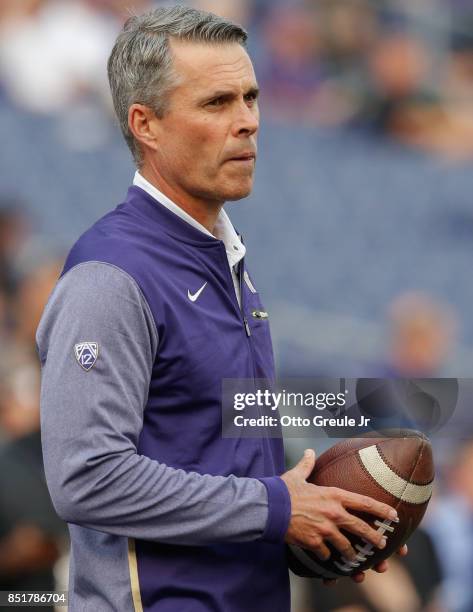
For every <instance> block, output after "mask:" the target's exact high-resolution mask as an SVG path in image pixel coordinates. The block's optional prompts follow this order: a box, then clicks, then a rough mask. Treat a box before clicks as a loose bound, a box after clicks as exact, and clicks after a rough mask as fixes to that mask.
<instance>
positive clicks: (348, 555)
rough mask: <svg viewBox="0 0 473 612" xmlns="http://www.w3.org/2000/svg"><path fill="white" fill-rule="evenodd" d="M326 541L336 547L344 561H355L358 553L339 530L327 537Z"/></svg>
mask: <svg viewBox="0 0 473 612" xmlns="http://www.w3.org/2000/svg"><path fill="white" fill-rule="evenodd" d="M325 539H326V540H327V541H328V542H330V543H331V544H333V546H335V548H336V549H337V550H338V551H339V552H340V554H341V555H342V557H343V558H344V559H347V560H348V561H353V560H354V559H355V557H356V551H355V549H354V548H353V546H352V545H351V542H350V540H349V539H348V538H347V537H345V536H344V535H343V533H341V532H340V531H339V530H338V529H337V528H335V529H334V532H333V534H330V535H327V536H325Z"/></svg>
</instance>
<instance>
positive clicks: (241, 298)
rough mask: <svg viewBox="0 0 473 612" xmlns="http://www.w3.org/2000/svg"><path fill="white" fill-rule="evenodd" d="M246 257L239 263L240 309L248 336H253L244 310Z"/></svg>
mask: <svg viewBox="0 0 473 612" xmlns="http://www.w3.org/2000/svg"><path fill="white" fill-rule="evenodd" d="M244 259H245V258H244V257H243V258H242V259H241V260H240V263H239V264H238V282H239V285H240V311H241V316H242V319H243V325H244V326H245V331H246V335H247V336H248V338H249V337H250V336H251V330H250V325H249V323H248V319H247V318H246V316H245V311H244V310H243V272H244V264H243V261H244Z"/></svg>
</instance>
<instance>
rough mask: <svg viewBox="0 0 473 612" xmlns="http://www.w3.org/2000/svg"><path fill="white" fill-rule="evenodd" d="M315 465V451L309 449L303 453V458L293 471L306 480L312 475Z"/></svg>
mask: <svg viewBox="0 0 473 612" xmlns="http://www.w3.org/2000/svg"><path fill="white" fill-rule="evenodd" d="M314 465H315V451H314V450H312V449H311V448H308V449H307V450H305V451H304V456H303V457H302V459H301V460H300V461H299V463H298V464H297V465H296V466H295V468H294V469H295V470H297V471H298V472H299V474H300V476H301V477H302V478H303V479H304V480H307V479H308V478H309V476H310V475H311V473H312V470H313V469H314Z"/></svg>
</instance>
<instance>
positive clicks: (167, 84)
mask: <svg viewBox="0 0 473 612" xmlns="http://www.w3.org/2000/svg"><path fill="white" fill-rule="evenodd" d="M170 37H174V38H177V39H180V40H187V41H195V42H206V43H209V44H211V43H226V42H236V43H239V44H240V45H242V46H243V47H244V46H245V44H246V40H247V37H248V35H247V33H246V31H245V30H244V29H243V28H242V27H241V26H239V25H237V24H235V23H233V22H231V21H229V20H227V19H224V18H223V17H219V16H217V15H214V14H213V13H207V12H205V11H200V10H197V9H193V8H190V7H187V6H182V5H179V6H173V7H167V8H166V7H160V8H157V9H155V10H153V11H150V12H148V13H145V14H143V15H135V16H133V17H131V18H130V19H128V21H127V22H126V23H125V25H124V28H123V30H122V32H121V33H120V34H119V36H118V38H117V40H116V42H115V45H114V47H113V49H112V53H111V55H110V58H109V60H108V79H109V82H110V89H111V92H112V99H113V105H114V107H115V112H116V114H117V117H118V121H119V123H120V128H121V130H122V132H123V135H124V137H125V140H126V142H127V144H128V146H129V148H130V150H131V153H132V155H133V158H134V160H135V162H136V164H137V166H138V167H139V166H140V165H141V163H142V153H141V148H140V147H139V143H137V142H136V140H135V138H134V137H133V134H132V133H131V131H130V129H129V127H128V109H129V108H130V106H131V105H132V104H135V103H138V104H144V105H146V106H149V107H150V108H151V109H152V110H153V111H154V112H155V113H156V116H157V117H162V116H163V115H164V113H165V112H166V111H167V102H168V94H169V91H170V90H171V89H172V87H173V86H175V85H176V84H177V76H176V74H175V72H174V71H173V68H172V52H171V49H170V46H169V38H170Z"/></svg>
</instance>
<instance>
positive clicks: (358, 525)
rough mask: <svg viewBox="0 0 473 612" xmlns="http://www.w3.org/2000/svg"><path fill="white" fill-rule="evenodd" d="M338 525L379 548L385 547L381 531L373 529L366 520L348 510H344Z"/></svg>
mask: <svg viewBox="0 0 473 612" xmlns="http://www.w3.org/2000/svg"><path fill="white" fill-rule="evenodd" d="M338 526H339V527H343V528H344V529H346V530H347V531H350V532H351V533H354V534H355V535H357V536H359V537H360V538H362V539H363V540H366V541H367V542H369V543H371V544H373V545H374V546H376V547H377V548H379V549H381V550H382V549H383V548H385V547H386V543H387V539H386V536H385V535H384V534H383V533H381V532H380V531H378V530H376V529H373V528H372V527H371V526H370V525H369V524H368V523H367V522H365V521H363V520H362V519H360V518H358V517H357V516H354V515H353V514H350V513H349V512H345V514H344V515H343V518H342V520H341V521H338Z"/></svg>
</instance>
